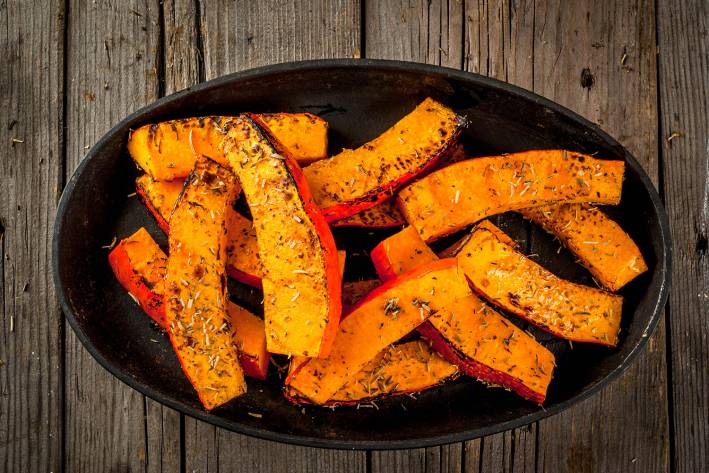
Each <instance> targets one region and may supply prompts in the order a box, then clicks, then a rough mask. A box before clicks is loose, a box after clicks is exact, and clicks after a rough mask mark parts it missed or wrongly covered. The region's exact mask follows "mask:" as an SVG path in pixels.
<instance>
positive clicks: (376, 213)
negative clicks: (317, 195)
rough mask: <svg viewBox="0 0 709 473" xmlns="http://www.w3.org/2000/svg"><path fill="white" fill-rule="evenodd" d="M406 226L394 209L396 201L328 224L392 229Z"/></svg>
mask: <svg viewBox="0 0 709 473" xmlns="http://www.w3.org/2000/svg"><path fill="white" fill-rule="evenodd" d="M405 224H406V220H404V216H403V215H401V212H399V209H397V208H396V200H394V199H389V200H385V201H384V202H382V203H380V204H377V205H375V206H374V207H372V208H371V209H364V210H362V211H361V212H359V213H356V214H354V215H352V216H351V217H347V218H343V219H342V220H338V221H336V222H332V223H331V224H330V226H331V227H334V228H337V227H362V228H393V227H401V226H403V225H405Z"/></svg>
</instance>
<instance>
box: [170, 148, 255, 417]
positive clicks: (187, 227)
mask: <svg viewBox="0 0 709 473" xmlns="http://www.w3.org/2000/svg"><path fill="white" fill-rule="evenodd" d="M238 191H239V186H238V184H237V181H236V178H235V176H234V174H232V173H231V172H230V171H229V170H228V169H226V168H224V167H222V166H220V165H219V164H218V163H216V162H215V161H212V160H211V159H209V158H206V157H204V156H202V157H200V158H198V159H197V161H196V163H195V167H194V170H193V171H192V173H190V175H189V176H188V177H187V182H186V184H185V187H184V188H183V190H182V193H181V194H180V198H179V199H178V201H177V204H176V205H175V209H174V210H173V212H172V217H171V218H170V235H169V245H170V251H169V256H168V261H167V274H166V276H165V320H166V323H167V327H168V333H169V334H170V341H171V342H172V346H173V348H174V349H175V353H176V354H177V357H178V359H179V360H180V364H181V365H182V369H183V371H184V372H185V374H186V375H187V377H188V378H189V380H190V382H191V383H192V385H193V386H194V388H195V390H196V391H197V394H198V396H199V399H200V401H202V404H203V405H204V407H205V408H206V409H208V410H211V409H214V408H215V407H217V406H220V405H222V404H224V403H226V402H228V401H230V400H231V399H233V398H235V397H237V396H240V395H241V394H243V393H244V392H246V383H245V381H244V373H243V370H242V369H241V365H240V364H239V359H238V352H237V349H236V347H235V346H234V343H233V340H232V332H231V330H230V329H229V322H230V320H229V317H228V314H227V294H226V271H225V267H226V244H227V238H226V237H227V211H228V209H229V208H231V206H232V204H233V202H234V199H235V198H236V196H237V194H238ZM195 229H199V231H196V230H195Z"/></svg>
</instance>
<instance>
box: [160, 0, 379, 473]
mask: <svg viewBox="0 0 709 473" xmlns="http://www.w3.org/2000/svg"><path fill="white" fill-rule="evenodd" d="M174 3H175V4H178V3H180V2H177V1H175V2H174ZM166 6H167V5H166ZM199 6H200V9H199V12H200V17H199V18H198V19H197V21H196V22H195V23H191V22H190V21H189V20H188V19H187V18H184V19H183V20H181V21H180V22H179V23H176V24H181V25H190V24H197V25H200V27H201V28H200V30H199V31H198V32H197V35H196V37H195V40H196V43H194V42H193V41H191V40H189V38H190V37H192V35H191V33H190V32H189V30H188V29H185V30H184V31H183V33H182V35H181V36H180V37H179V38H180V39H181V40H176V41H175V42H174V44H175V48H179V49H180V53H179V55H178V56H179V57H180V60H181V61H183V63H184V64H185V66H183V69H184V70H187V71H192V70H194V69H195V66H194V65H197V66H198V67H199V69H200V70H201V71H202V74H203V76H202V79H207V80H209V79H213V78H215V77H218V76H220V75H224V74H228V73H231V72H236V71H239V70H243V69H248V68H252V67H258V66H262V65H266V64H273V63H278V62H284V61H294V60H302V59H318V58H325V57H357V56H359V54H360V52H359V51H360V49H359V48H360V18H359V14H360V8H359V5H358V4H357V3H356V2H354V1H345V0H341V1H337V2H332V1H317V2H315V1H313V2H310V1H294V2H282V1H266V2H248V1H238V2H235V3H231V4H228V5H224V4H220V3H219V2H212V1H202V2H200V5H199ZM181 11H186V9H185V8H183V9H182V10H181ZM166 18H167V16H166ZM166 26H167V23H166ZM186 28H187V27H186ZM168 32H169V29H166V33H168ZM166 37H170V34H169V33H168V34H167V35H166ZM169 45H170V42H169V41H168V42H167V50H168V53H169V51H170V50H169V47H170V46H169ZM199 45H203V49H204V51H205V53H204V62H203V63H200V56H199V54H200V47H199ZM193 64H194V65H193ZM169 76H170V68H169V65H167V67H166V77H169ZM184 85H185V86H187V85H189V80H185V82H184ZM184 449H185V469H186V471H199V472H201V473H205V472H212V471H234V472H238V471H249V472H250V471H269V472H271V471H273V472H286V471H288V472H294V471H297V472H301V471H313V472H316V471H332V472H350V471H352V472H364V471H366V467H367V461H366V453H365V452H347V451H333V450H322V449H311V448H305V447H295V446H289V445H283V444H278V443H274V442H267V441H263V440H258V439H254V438H251V437H247V436H244V435H239V434H235V433H232V432H229V431H226V430H223V429H218V428H215V427H213V426H211V425H209V424H206V423H203V422H200V421H197V420H195V419H191V418H185V445H184Z"/></svg>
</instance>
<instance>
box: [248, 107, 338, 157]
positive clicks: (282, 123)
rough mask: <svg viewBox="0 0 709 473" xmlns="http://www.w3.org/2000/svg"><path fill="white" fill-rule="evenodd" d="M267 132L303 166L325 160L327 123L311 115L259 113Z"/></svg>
mask: <svg viewBox="0 0 709 473" xmlns="http://www.w3.org/2000/svg"><path fill="white" fill-rule="evenodd" d="M257 117H258V118H259V121H260V122H261V123H263V124H264V125H265V126H266V128H268V131H269V132H270V133H271V135H273V136H274V137H275V138H276V139H277V140H278V141H279V142H280V143H281V144H282V145H283V146H284V147H285V148H286V149H287V150H288V151H290V154H291V156H293V158H294V159H295V160H296V161H298V164H300V165H301V166H305V165H307V164H310V163H313V162H315V161H318V160H320V159H323V158H327V128H328V127H327V122H326V121H325V120H323V119H322V118H320V117H318V116H317V115H313V114H312V113H260V114H258V115H257Z"/></svg>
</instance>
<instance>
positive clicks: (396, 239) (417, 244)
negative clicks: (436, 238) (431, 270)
mask: <svg viewBox="0 0 709 473" xmlns="http://www.w3.org/2000/svg"><path fill="white" fill-rule="evenodd" d="M370 256H371V258H372V262H373V263H374V268H375V269H376V270H377V274H378V275H379V277H380V278H381V279H382V281H387V280H389V279H391V278H394V277H396V275H397V274H401V273H404V272H406V271H409V270H411V269H414V268H415V267H417V266H420V265H422V264H425V263H428V262H431V261H435V260H437V259H438V257H437V256H436V254H435V253H434V252H433V250H431V249H430V248H429V247H428V245H427V244H426V243H424V242H423V241H422V240H421V238H419V236H418V233H417V232H416V229H415V228H414V227H411V226H408V227H406V228H404V229H403V230H401V231H400V232H399V233H395V234H394V235H392V236H390V237H389V238H386V239H385V240H383V241H382V242H381V243H379V244H378V245H377V246H375V247H374V249H373V250H372V251H371V252H370Z"/></svg>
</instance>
